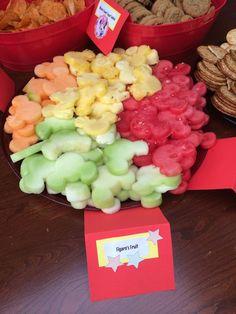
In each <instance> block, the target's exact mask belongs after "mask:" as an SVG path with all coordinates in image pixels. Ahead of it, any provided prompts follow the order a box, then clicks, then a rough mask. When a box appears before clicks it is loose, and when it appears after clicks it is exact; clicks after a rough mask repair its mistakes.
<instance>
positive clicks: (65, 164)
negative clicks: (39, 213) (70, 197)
mask: <svg viewBox="0 0 236 314" xmlns="http://www.w3.org/2000/svg"><path fill="white" fill-rule="evenodd" d="M83 164H84V160H83V158H82V157H81V156H80V154H78V153H74V152H69V153H65V154H63V155H61V156H60V157H59V158H58V159H57V160H56V161H55V166H54V169H53V171H52V172H51V173H50V174H49V175H48V176H47V178H46V183H47V186H48V188H49V189H52V190H53V191H55V192H57V193H61V192H63V191H64V190H65V188H66V185H67V183H69V182H76V181H78V180H79V179H80V174H81V168H82V166H83Z"/></svg>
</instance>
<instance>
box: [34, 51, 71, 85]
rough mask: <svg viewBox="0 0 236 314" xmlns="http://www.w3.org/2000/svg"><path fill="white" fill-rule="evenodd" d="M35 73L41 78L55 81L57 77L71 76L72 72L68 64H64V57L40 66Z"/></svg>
mask: <svg viewBox="0 0 236 314" xmlns="http://www.w3.org/2000/svg"><path fill="white" fill-rule="evenodd" d="M34 73H35V75H37V76H38V77H40V78H47V79H49V80H53V79H55V78H56V77H57V76H60V75H65V74H69V73H70V72H69V68H68V66H67V64H66V63H65V62H64V57H63V56H56V57H54V58H53V62H43V63H41V64H38V65H37V66H36V67H35V69H34Z"/></svg>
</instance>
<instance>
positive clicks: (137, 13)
mask: <svg viewBox="0 0 236 314" xmlns="http://www.w3.org/2000/svg"><path fill="white" fill-rule="evenodd" d="M148 15H151V12H150V11H149V10H147V9H146V8H145V7H143V6H141V7H137V8H135V9H134V10H133V12H132V16H134V17H135V19H136V20H137V21H140V20H141V19H142V18H143V17H145V16H148Z"/></svg>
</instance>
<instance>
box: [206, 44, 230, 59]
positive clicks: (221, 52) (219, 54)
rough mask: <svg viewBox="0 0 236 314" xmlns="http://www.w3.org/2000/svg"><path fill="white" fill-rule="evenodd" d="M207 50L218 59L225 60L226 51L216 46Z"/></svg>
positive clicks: (210, 46)
mask: <svg viewBox="0 0 236 314" xmlns="http://www.w3.org/2000/svg"><path fill="white" fill-rule="evenodd" d="M207 48H208V49H209V50H210V52H212V53H213V54H214V55H215V56H216V57H217V58H218V59H223V58H224V56H225V55H226V53H227V51H225V49H223V48H221V47H219V46H215V45H208V46H207Z"/></svg>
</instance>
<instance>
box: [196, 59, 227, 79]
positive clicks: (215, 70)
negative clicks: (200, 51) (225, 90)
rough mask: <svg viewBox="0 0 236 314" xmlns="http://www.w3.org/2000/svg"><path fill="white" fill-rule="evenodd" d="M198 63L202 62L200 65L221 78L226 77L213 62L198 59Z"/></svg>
mask: <svg viewBox="0 0 236 314" xmlns="http://www.w3.org/2000/svg"><path fill="white" fill-rule="evenodd" d="M200 63H202V65H203V66H204V67H205V68H206V69H207V70H208V71H209V72H211V73H212V74H214V75H216V76H218V77H221V78H226V77H225V75H224V74H223V73H222V72H221V71H220V70H219V69H218V67H217V66H216V65H215V64H213V63H210V62H207V61H205V60H202V61H200Z"/></svg>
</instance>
